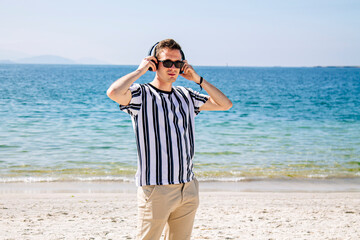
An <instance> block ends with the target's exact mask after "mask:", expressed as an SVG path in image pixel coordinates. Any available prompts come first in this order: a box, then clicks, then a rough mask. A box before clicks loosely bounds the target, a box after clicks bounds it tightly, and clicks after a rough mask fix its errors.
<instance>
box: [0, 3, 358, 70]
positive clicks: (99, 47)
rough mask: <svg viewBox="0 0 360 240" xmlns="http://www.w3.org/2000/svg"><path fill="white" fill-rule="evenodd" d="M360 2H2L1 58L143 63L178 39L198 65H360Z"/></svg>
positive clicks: (0, 25) (0, 9)
mask: <svg viewBox="0 0 360 240" xmlns="http://www.w3.org/2000/svg"><path fill="white" fill-rule="evenodd" d="M359 16H360V1H355V0H354V1H350V0H342V1H341V0H338V1H332V0H327V1H323V0H301V1H300V0H299V1H292V0H287V1H285V0H284V1H266V0H263V1H258V0H252V1H250V0H249V1H242V0H237V1H231V0H230V1H226V0H223V1H212V0H208V1H203V0H200V1H195V0H192V1H188V0H185V1H169V2H167V1H149V0H147V1H142V0H138V1H121V0H117V1H116V0H102V1H100V0H94V1H91V0H87V1H83V0H72V1H68V0H63V1H55V0H54V1H48V0H47V1H45V0H27V1H26V0H22V1H21V0H0V36H1V37H0V60H1V59H4V58H6V57H7V58H9V57H11V56H12V57H13V58H14V57H15V56H16V57H22V56H34V55H45V54H51V55H58V56H62V57H66V58H71V59H80V58H87V57H89V58H96V59H99V60H103V61H106V62H109V63H113V64H139V63H140V61H141V59H142V58H143V57H144V56H145V55H146V53H147V51H148V49H149V48H150V47H151V45H153V44H154V43H155V42H157V41H158V40H162V39H165V38H174V39H175V40H176V41H178V42H179V43H180V45H181V46H182V48H183V50H184V52H185V54H186V57H187V59H188V60H189V62H190V63H191V64H194V65H220V66H221V65H226V64H228V65H230V66H314V65H360V44H359V43H360V17H359Z"/></svg>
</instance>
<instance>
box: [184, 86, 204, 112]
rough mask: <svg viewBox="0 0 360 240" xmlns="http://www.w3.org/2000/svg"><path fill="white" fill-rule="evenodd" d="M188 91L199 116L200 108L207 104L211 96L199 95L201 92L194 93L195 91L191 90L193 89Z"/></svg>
mask: <svg viewBox="0 0 360 240" xmlns="http://www.w3.org/2000/svg"><path fill="white" fill-rule="evenodd" d="M187 90H188V91H189V93H190V97H191V100H192V101H193V103H194V110H195V114H196V115H198V114H199V113H200V110H199V108H200V107H201V106H202V105H203V104H204V103H206V101H207V100H208V99H209V96H208V95H205V94H201V93H199V92H197V91H194V90H193V89H191V88H187Z"/></svg>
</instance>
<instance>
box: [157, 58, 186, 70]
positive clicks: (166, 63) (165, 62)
mask: <svg viewBox="0 0 360 240" xmlns="http://www.w3.org/2000/svg"><path fill="white" fill-rule="evenodd" d="M159 62H162V63H163V65H164V67H166V68H171V67H172V66H173V65H175V67H176V68H180V69H181V68H182V67H183V66H184V62H183V61H179V60H178V61H176V62H173V61H171V60H168V59H167V60H159Z"/></svg>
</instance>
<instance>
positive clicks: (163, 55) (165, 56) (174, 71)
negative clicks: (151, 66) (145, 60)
mask: <svg viewBox="0 0 360 240" xmlns="http://www.w3.org/2000/svg"><path fill="white" fill-rule="evenodd" d="M158 60H160V61H161V60H171V61H173V62H175V61H179V60H180V61H181V60H182V59H181V53H180V50H177V49H168V48H164V49H162V50H161V52H160V54H159V57H158ZM179 73H180V68H176V67H175V66H174V64H173V65H172V66H171V67H170V68H166V67H164V65H163V63H162V62H159V65H158V69H157V72H156V74H157V76H158V77H159V79H160V81H163V82H175V81H176V79H177V77H178V76H179Z"/></svg>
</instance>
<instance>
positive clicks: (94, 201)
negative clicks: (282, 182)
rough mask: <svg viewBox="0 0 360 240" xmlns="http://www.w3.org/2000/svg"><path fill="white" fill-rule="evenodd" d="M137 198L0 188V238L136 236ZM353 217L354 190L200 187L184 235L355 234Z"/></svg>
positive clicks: (358, 232)
mask: <svg viewBox="0 0 360 240" xmlns="http://www.w3.org/2000/svg"><path fill="white" fill-rule="evenodd" d="M136 202H137V201H136V193H75V194H70V193H30V194H29V193H13V194H0V215H1V216H2V217H1V218H0V229H2V232H1V237H0V238H1V239H6V240H10V239H11V240H14V239H46V240H55V239H75V240H77V239H78V240H83V239H135V235H136V222H137V203H136ZM359 224H360V193H359V192H330V193H325V192H321V193H319V192H317V193H316V192H312V193H310V192H211V191H209V192H203V191H202V192H200V205H199V208H198V211H197V213H196V216H195V223H194V228H193V233H192V237H191V239H202V240H203V239H214V240H223V239H251V240H252V239H264V240H265V239H328V240H330V239H331V240H334V239H359V238H360V229H359V228H358V227H357V226H358V225H359ZM75 226H76V227H75ZM74 227H75V228H74Z"/></svg>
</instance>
